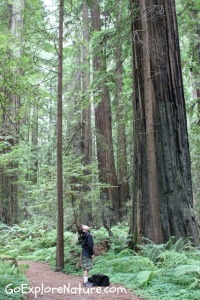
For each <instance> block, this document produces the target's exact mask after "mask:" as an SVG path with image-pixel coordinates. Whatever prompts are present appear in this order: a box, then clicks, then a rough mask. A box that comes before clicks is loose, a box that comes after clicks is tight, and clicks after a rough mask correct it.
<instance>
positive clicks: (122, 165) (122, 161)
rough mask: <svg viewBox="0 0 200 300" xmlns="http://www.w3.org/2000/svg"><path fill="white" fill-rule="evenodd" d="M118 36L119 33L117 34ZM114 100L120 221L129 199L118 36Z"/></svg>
mask: <svg viewBox="0 0 200 300" xmlns="http://www.w3.org/2000/svg"><path fill="white" fill-rule="evenodd" d="M120 22H121V11H120V7H119V13H118V14H117V17H116V26H119V24H120ZM119 34H120V33H119ZM115 57H116V88H117V91H116V100H117V173H118V182H119V190H120V208H119V210H120V219H121V218H123V217H125V216H126V214H127V212H126V201H127V199H128V198H129V187H128V179H127V178H128V173H127V153H126V132H125V129H126V126H125V116H124V104H123V95H122V92H123V90H122V41H121V38H120V36H119V40H118V44H117V47H116V54H115Z"/></svg>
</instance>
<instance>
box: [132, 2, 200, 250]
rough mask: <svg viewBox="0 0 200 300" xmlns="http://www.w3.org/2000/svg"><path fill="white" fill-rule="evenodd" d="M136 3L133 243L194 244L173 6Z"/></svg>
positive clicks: (185, 126) (185, 130)
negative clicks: (184, 239) (171, 241)
mask: <svg viewBox="0 0 200 300" xmlns="http://www.w3.org/2000/svg"><path fill="white" fill-rule="evenodd" d="M136 2H137V5H138V6H137V7H138V8H139V12H140V13H139V19H138V17H137V18H135V21H134V22H133V28H132V38H133V62H134V91H135V97H134V108H135V120H134V121H135V122H134V124H135V164H136V165H135V170H136V172H135V194H134V203H133V207H134V213H133V224H132V233H133V234H134V235H135V236H134V242H138V240H139V239H140V237H141V236H144V237H146V238H149V239H152V240H153V241H154V242H156V243H160V242H162V241H167V240H168V239H169V238H170V237H171V236H175V237H176V238H177V239H178V238H180V237H193V243H194V244H195V245H197V244H198V243H199V238H198V230H197V224H196V221H195V216H194V215H193V212H192V209H193V198H192V182H191V170H190V167H191V166H190V155H189V145H188V133H187V123H186V110H185V100H184V94H183V85H182V73H181V64H180V49H179V41H178V30H177V23H176V11H175V4H174V1H173V0H170V1H169V0H159V1H157V5H155V3H154V1H153V0H148V1H146V0H145V1H141V0H139V1H136ZM132 3H133V6H134V4H135V1H132ZM153 218H155V219H156V220H152V219H153ZM155 222H156V223H155ZM160 222H161V225H160ZM156 224H157V225H156ZM153 226H156V228H155V227H153ZM161 228H162V230H161Z"/></svg>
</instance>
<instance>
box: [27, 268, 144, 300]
mask: <svg viewBox="0 0 200 300" xmlns="http://www.w3.org/2000/svg"><path fill="white" fill-rule="evenodd" d="M23 263H25V264H28V265H29V268H28V269H27V271H26V276H27V277H28V280H29V282H30V285H31V288H32V290H30V293H29V294H27V299H28V300H32V299H41V300H64V299H68V300H103V299H105V297H106V299H108V300H139V298H138V297H136V296H134V295H133V294H132V293H131V292H130V291H129V290H128V289H125V288H123V287H122V286H121V285H116V284H115V285H114V284H111V285H110V287H109V289H108V288H107V289H106V290H104V288H103V287H98V290H97V288H95V287H92V288H87V287H84V288H83V287H82V277H81V276H72V275H66V274H64V273H60V272H54V271H52V270H51V269H50V267H49V266H48V264H47V263H42V262H23ZM64 285H65V286H66V287H67V288H66V289H65V291H63V292H62V289H63V287H64ZM42 287H43V288H42ZM50 288H51V290H50ZM58 288H60V289H58ZM122 288H123V289H122ZM39 289H40V291H39ZM61 292H62V293H61Z"/></svg>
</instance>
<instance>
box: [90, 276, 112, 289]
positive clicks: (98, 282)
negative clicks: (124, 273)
mask: <svg viewBox="0 0 200 300" xmlns="http://www.w3.org/2000/svg"><path fill="white" fill-rule="evenodd" d="M88 281H89V282H90V283H92V285H93V286H109V284H110V282H109V277H108V276H107V275H103V274H95V275H92V276H91V277H89V278H88Z"/></svg>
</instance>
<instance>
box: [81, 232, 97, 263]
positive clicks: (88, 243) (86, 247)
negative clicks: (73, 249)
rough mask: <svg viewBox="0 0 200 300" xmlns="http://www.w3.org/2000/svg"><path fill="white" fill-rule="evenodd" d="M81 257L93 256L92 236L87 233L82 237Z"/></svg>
mask: <svg viewBox="0 0 200 300" xmlns="http://www.w3.org/2000/svg"><path fill="white" fill-rule="evenodd" d="M81 238H82V255H83V256H86V257H91V256H92V255H93V254H94V251H93V245H94V242H93V236H92V235H91V233H90V232H89V231H87V232H85V233H84V234H83V235H82V237H81Z"/></svg>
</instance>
